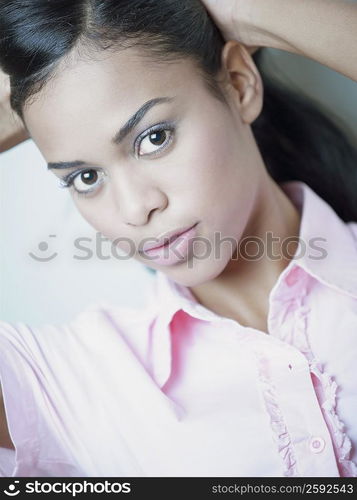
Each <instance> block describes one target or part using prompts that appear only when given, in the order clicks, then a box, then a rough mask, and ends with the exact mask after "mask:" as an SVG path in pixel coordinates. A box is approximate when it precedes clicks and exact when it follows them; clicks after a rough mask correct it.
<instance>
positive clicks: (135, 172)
mask: <svg viewBox="0 0 357 500" xmlns="http://www.w3.org/2000/svg"><path fill="white" fill-rule="evenodd" d="M206 8H207V9H208V11H207V10H206ZM356 21H357V13H356V5H355V4H351V3H349V2H341V1H331V0H310V1H307V2H301V1H296V0H290V1H289V0H270V1H269V2H268V1H266V0H250V1H249V2H248V1H244V2H243V1H239V0H221V1H208V0H205V1H204V2H201V1H199V0H182V1H180V2H177V1H175V0H161V1H160V2H156V1H153V0H152V1H151V0H146V1H145V2H142V1H141V0H126V1H125V0H122V1H117V0H105V1H102V0H92V1H89V0H87V1H85V0H82V1H79V0H78V1H76V2H73V1H62V2H58V1H54V0H53V1H48V0H46V1H45V0H43V1H39V0H36V1H34V0H33V1H31V0H28V1H27V2H20V1H17V0H8V1H6V2H2V4H1V6H0V32H1V34H2V35H1V38H0V64H1V67H2V69H3V71H4V72H5V73H6V74H8V75H9V76H10V84H11V95H10V102H11V107H12V109H13V110H14V111H15V112H16V113H17V114H18V116H19V117H20V118H21V119H22V120H23V122H24V124H25V125H26V130H27V131H28V133H29V135H30V136H31V138H32V139H33V140H34V141H35V143H36V144H37V145H38V147H39V149H40V151H41V152H42V153H43V155H44V157H45V158H46V160H47V161H48V164H49V168H50V169H51V171H52V172H53V174H54V175H56V176H57V177H58V179H59V184H60V186H61V187H66V188H69V191H70V193H71V196H72V197H73V200H74V203H75V206H76V207H77V208H78V210H79V211H80V213H81V214H82V215H83V216H84V217H85V218H86V220H87V221H88V222H89V223H90V224H91V225H92V226H93V227H95V228H96V229H97V230H99V231H100V232H101V233H103V234H104V235H105V236H106V237H108V238H110V239H111V240H112V241H113V242H114V241H115V242H116V244H117V246H118V248H120V249H121V250H122V251H124V252H126V253H128V254H130V255H131V256H132V257H133V258H135V259H137V260H138V261H139V262H141V263H143V265H145V266H146V267H148V268H149V269H152V270H153V271H154V272H156V282H155V284H156V286H155V295H154V296H153V297H152V298H151V300H150V302H149V304H148V307H147V308H146V309H144V310H142V311H137V310H134V309H132V310H131V309H126V308H121V307H119V308H114V307H109V306H107V305H105V304H98V306H94V307H93V306H92V307H89V308H87V309H86V310H84V311H83V312H82V313H81V314H79V315H78V316H76V317H75V318H74V319H73V320H72V321H70V322H69V323H66V324H64V325H62V326H60V327H57V326H56V327H55V326H54V325H47V324H46V325H43V327H41V328H33V327H31V326H30V325H27V324H24V323H16V324H10V323H6V322H1V323H0V345H1V354H0V376H1V383H2V391H3V398H4V401H3V403H4V405H3V411H2V433H1V443H0V444H1V446H2V469H3V475H12V476H43V475H50V476H61V475H62V476H123V477H125V476H245V477H247V476H250V477H251V476H252V477H267V476H275V477H278V476H309V477H311V476H357V465H356V464H357V455H356V449H357V448H356V446H357V425H356V419H355V415H356V411H357V391H356V384H355V380H356V375H357V368H356V363H355V359H356V355H357V336H356V332H357V204H356V194H355V193H356V188H357V162H356V158H357V155H356V151H355V149H354V147H353V146H352V145H351V144H350V143H349V142H348V140H347V139H346V138H345V137H344V136H343V134H342V133H341V132H339V130H338V129H337V128H336V127H335V126H334V124H333V123H332V122H330V121H329V120H327V118H326V117H324V116H323V114H322V113H320V112H319V111H318V110H316V109H315V108H314V107H312V106H311V104H310V103H309V102H308V101H307V100H306V99H305V98H302V97H299V96H294V95H293V94H291V93H288V92H287V91H286V90H285V89H283V88H279V87H276V86H274V84H273V83H272V82H269V81H268V80H266V81H265V82H264V84H263V80H262V75H261V72H260V71H259V70H258V67H257V66H259V57H260V54H261V51H258V52H256V53H254V56H253V57H252V54H253V52H254V50H255V49H256V48H257V47H264V46H272V47H276V48H282V49H284V50H291V51H292V52H295V53H301V54H305V55H307V56H310V57H312V58H314V59H316V60H318V61H320V62H323V63H324V64H326V65H328V66H330V67H332V68H335V69H336V70H337V71H340V72H341V73H344V74H345V75H346V76H349V77H351V78H354V79H357V66H356V54H355V51H354V50H353V47H354V46H355V43H356V30H355V29H354V27H355V25H356ZM158 246H159V247H160V248H157V247H158ZM152 247H156V249H155V248H152Z"/></svg>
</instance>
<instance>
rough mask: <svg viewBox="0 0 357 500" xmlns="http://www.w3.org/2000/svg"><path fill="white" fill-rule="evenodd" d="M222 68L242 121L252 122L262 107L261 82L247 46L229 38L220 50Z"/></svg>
mask: <svg viewBox="0 0 357 500" xmlns="http://www.w3.org/2000/svg"><path fill="white" fill-rule="evenodd" d="M222 68H223V70H225V74H226V75H225V76H226V82H225V83H226V87H227V90H228V92H229V94H230V95H231V98H232V99H233V100H234V101H235V102H236V104H237V106H238V107H239V111H240V116H241V118H242V121H243V122H244V123H247V124H251V123H253V122H254V120H255V119H256V118H258V116H259V115H260V113H261V111H262V108H263V93H264V92H263V82H262V79H261V76H260V74H259V71H258V69H257V67H256V65H255V64H254V61H253V59H252V57H251V55H250V53H249V52H248V50H247V48H246V47H245V46H244V45H243V44H241V43H239V42H237V41H236V40H229V41H228V42H227V43H226V44H225V46H224V47H223V50H222Z"/></svg>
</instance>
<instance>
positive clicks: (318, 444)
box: [310, 436, 325, 453]
mask: <svg viewBox="0 0 357 500" xmlns="http://www.w3.org/2000/svg"><path fill="white" fill-rule="evenodd" d="M324 448H325V440H324V439H322V438H321V437H316V436H314V437H312V438H311V439H310V450H311V451H312V453H321V451H322V450H323V449H324Z"/></svg>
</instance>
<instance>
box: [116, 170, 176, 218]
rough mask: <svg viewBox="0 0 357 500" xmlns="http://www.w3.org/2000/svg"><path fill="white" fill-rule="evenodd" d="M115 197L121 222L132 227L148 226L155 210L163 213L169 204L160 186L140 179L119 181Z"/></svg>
mask: <svg viewBox="0 0 357 500" xmlns="http://www.w3.org/2000/svg"><path fill="white" fill-rule="evenodd" d="M113 196H114V198H115V202H116V204H117V207H118V210H119V215H120V218H121V220H122V221H123V223H124V224H128V225H131V226H141V225H144V224H147V222H148V221H149V219H150V217H152V214H153V212H154V211H155V210H156V211H162V210H164V209H165V208H166V206H167V204H168V201H167V197H166V195H165V194H164V193H163V191H162V190H161V189H159V187H158V186H155V185H153V184H152V183H149V182H145V181H143V180H138V179H128V178H126V179H125V181H124V180H123V178H121V179H120V180H117V182H115V187H114V193H113Z"/></svg>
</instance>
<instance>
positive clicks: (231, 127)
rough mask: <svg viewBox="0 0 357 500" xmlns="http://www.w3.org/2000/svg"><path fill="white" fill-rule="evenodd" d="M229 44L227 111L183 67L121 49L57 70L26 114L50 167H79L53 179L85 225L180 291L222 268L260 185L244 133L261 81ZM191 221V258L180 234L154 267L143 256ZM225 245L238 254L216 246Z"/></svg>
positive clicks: (189, 67) (258, 163) (255, 155)
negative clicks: (147, 247) (67, 182)
mask: <svg viewBox="0 0 357 500" xmlns="http://www.w3.org/2000/svg"><path fill="white" fill-rule="evenodd" d="M229 43H230V44H231V45H230V48H229V49H228V48H227V46H226V47H225V51H224V52H223V53H222V54H225V55H224V57H225V59H224V64H225V65H226V67H224V70H226V73H225V74H227V75H228V86H226V87H225V92H226V96H227V102H228V105H227V104H225V103H223V102H221V101H219V100H218V99H217V98H215V97H213V95H211V94H210V93H209V91H208V90H207V88H206V87H205V85H204V84H203V80H202V77H201V76H200V74H199V72H198V71H197V69H196V68H195V65H194V64H193V63H192V62H191V61H190V60H187V59H186V60H180V61H177V62H176V63H171V64H154V63H153V62H151V61H150V60H148V59H147V58H146V59H145V57H142V56H140V55H138V53H137V52H136V51H135V49H128V50H126V51H122V52H116V53H110V54H106V57H105V58H100V60H98V58H95V59H93V60H92V61H90V62H89V61H79V60H77V61H76V62H75V63H74V64H70V65H67V66H64V67H63V68H62V71H60V72H58V73H57V75H56V76H55V77H54V78H53V79H52V80H51V81H50V82H49V83H48V84H47V85H46V87H45V88H44V89H43V90H42V91H41V92H40V93H39V94H38V95H37V96H36V99H35V100H34V101H33V102H32V103H30V104H29V105H28V106H27V107H26V108H25V110H24V119H25V122H26V125H27V127H28V129H29V132H30V134H31V136H32V138H33V140H34V141H35V143H36V144H37V146H38V147H39V149H40V151H41V153H42V154H43V156H44V158H45V159H46V161H47V162H49V163H60V162H83V163H77V164H76V165H74V166H73V165H72V167H71V168H64V166H65V165H62V168H56V169H53V170H52V172H53V174H54V175H56V176H57V177H58V178H59V179H64V178H65V177H66V176H68V175H72V174H73V176H72V178H74V182H73V185H72V187H71V188H70V193H71V196H72V197H73V200H74V203H75V205H76V206H77V208H78V210H79V211H80V213H81V214H82V215H83V217H84V218H85V219H86V220H87V221H88V222H89V224H90V225H91V226H93V227H94V228H95V229H96V230H98V231H99V232H101V233H102V234H103V235H104V236H105V237H107V238H109V239H110V240H111V241H114V240H117V241H116V244H117V246H118V248H119V249H120V250H122V255H128V254H130V255H131V256H132V257H133V258H135V259H136V260H138V261H139V262H142V263H143V264H144V265H146V266H148V267H151V268H153V269H158V270H160V271H162V272H164V273H166V274H167V275H169V276H170V277H171V278H172V279H174V280H175V281H176V282H179V283H181V284H183V285H186V286H194V285H198V284H201V283H203V282H206V281H208V280H210V279H213V278H215V277H216V276H218V275H219V274H221V273H222V271H223V270H224V269H225V267H226V266H227V264H228V263H229V261H230V259H231V257H232V254H233V252H234V250H235V248H236V246H237V244H238V243H239V240H240V239H241V238H242V236H243V235H244V234H245V233H246V232H247V231H248V225H249V224H251V223H252V219H253V215H254V213H255V210H256V208H257V203H258V198H259V197H258V194H259V193H260V192H261V189H262V186H263V185H264V183H266V182H267V176H266V172H265V170H264V168H263V164H262V160H261V157H260V155H259V152H258V149H257V146H256V143H255V141H254V139H253V136H252V133H251V129H250V123H251V122H252V121H253V120H254V119H255V118H256V117H257V116H258V114H259V112H260V110H261V101H262V89H261V80H260V77H259V74H258V73H257V71H256V68H255V66H254V65H252V64H253V63H252V61H251V60H249V61H248V60H247V58H246V57H242V53H241V47H240V46H239V44H237V43H236V42H233V43H232V42H229ZM247 61H248V62H247ZM230 79H231V80H230ZM152 100H155V101H152ZM146 103H150V104H148V105H147V106H146V109H144V112H142V113H141V114H140V116H137V117H136V118H137V119H135V120H133V121H132V122H129V123H128V120H129V119H130V118H131V117H132V116H133V115H134V114H135V113H137V111H138V110H139V109H141V108H142V106H143V105H144V104H146ZM145 111H146V112H145ZM125 124H126V125H131V126H129V127H128V126H126V129H125V131H123V130H122V131H121V132H119V130H120V129H123V127H124V125H125ZM114 138H116V140H114ZM194 224H197V225H196V227H195V233H194V239H192V238H191V240H189V245H188V250H187V252H185V251H184V250H182V247H181V246H180V244H179V243H180V241H181V242H182V241H183V237H181V239H180V238H178V240H177V245H176V246H175V244H174V243H173V244H172V245H171V246H170V247H169V249H168V248H167V247H166V249H165V250H166V252H165V253H164V255H163V256H162V258H161V261H160V262H159V261H158V257H157V256H156V254H155V255H152V256H145V254H142V253H139V250H142V249H143V247H144V244H145V243H151V245H152V246H153V245H154V244H155V243H156V245H157V244H158V240H157V238H158V237H159V236H160V235H163V234H165V233H166V232H169V231H174V230H180V229H181V230H182V229H183V228H189V227H191V226H193V225H194ZM225 238H231V239H233V242H234V241H235V242H236V244H235V247H234V243H233V246H232V244H231V243H227V242H226V244H223V243H221V244H220V243H219V241H222V240H223V239H225ZM180 249H181V250H180ZM175 256H176V257H177V256H179V259H177V258H176V259H175ZM175 260H176V262H175ZM177 260H178V261H177Z"/></svg>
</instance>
